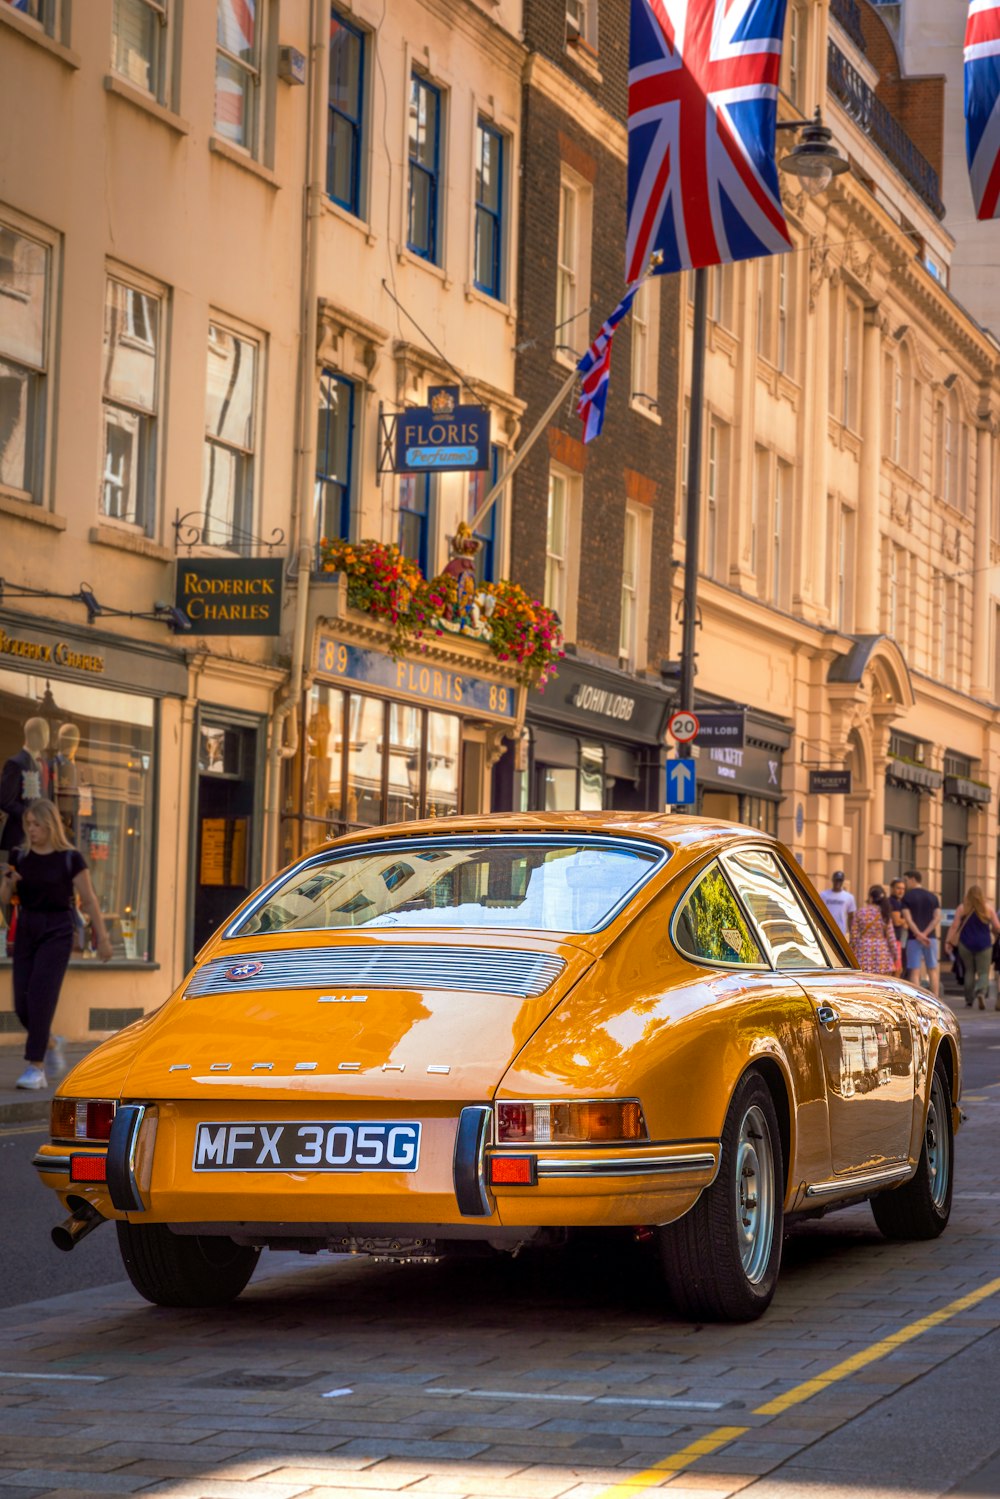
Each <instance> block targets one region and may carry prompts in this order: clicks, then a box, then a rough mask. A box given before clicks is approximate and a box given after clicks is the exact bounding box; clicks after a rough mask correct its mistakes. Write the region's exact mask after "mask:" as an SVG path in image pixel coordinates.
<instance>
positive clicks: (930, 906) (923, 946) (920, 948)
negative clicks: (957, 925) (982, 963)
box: [903, 869, 941, 999]
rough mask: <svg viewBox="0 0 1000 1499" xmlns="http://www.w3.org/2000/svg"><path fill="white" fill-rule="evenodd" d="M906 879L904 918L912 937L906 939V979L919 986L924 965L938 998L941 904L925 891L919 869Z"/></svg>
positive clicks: (932, 990)
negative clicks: (938, 932) (938, 930)
mask: <svg viewBox="0 0 1000 1499" xmlns="http://www.w3.org/2000/svg"><path fill="white" fill-rule="evenodd" d="M903 878H904V880H905V881H906V894H905V895H904V896H903V915H904V916H905V917H906V926H907V930H908V931H909V934H910V935H909V936H908V937H907V939H906V977H907V979H908V980H909V982H910V983H911V984H919V982H920V965H921V963H923V964H924V966H925V967H926V969H927V982H928V983H929V985H930V990H931V993H932V994H933V995H934V998H935V999H936V998H937V996H938V987H939V978H940V975H939V972H938V937H937V929H938V922H939V921H940V920H941V902H940V901H939V900H938V898H937V896H936V895H933V894H932V893H931V891H930V890H925V889H924V877H923V875H922V874H921V873H920V870H919V869H908V870H907V871H906V873H905V874H904V875H903Z"/></svg>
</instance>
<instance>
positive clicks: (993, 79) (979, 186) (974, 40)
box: [965, 0, 1000, 219]
mask: <svg viewBox="0 0 1000 1499" xmlns="http://www.w3.org/2000/svg"><path fill="white" fill-rule="evenodd" d="M965 152H966V156H967V157H968V161H969V180H970V182H971V184H972V197H973V201H974V202H975V205H976V217H977V218H980V219H996V218H1000V4H998V0H971V3H970V5H969V18H968V20H967V22H966V25H965Z"/></svg>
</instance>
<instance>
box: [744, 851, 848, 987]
mask: <svg viewBox="0 0 1000 1499" xmlns="http://www.w3.org/2000/svg"><path fill="white" fill-rule="evenodd" d="M723 863H724V864H725V867H726V871H727V873H728V874H729V876H730V878H731V879H732V882H733V884H734V885H735V887H736V890H737V892H738V894H739V896H740V899H741V900H742V901H743V903H744V905H745V906H746V908H747V910H748V911H749V912H750V915H751V916H752V917H753V919H754V922H755V924H756V926H757V930H758V931H759V932H760V934H761V936H762V937H763V939H764V943H765V945H766V947H767V951H768V956H769V957H770V959H771V962H772V963H773V964H774V966H775V968H829V966H830V964H829V962H828V960H827V956H826V953H825V952H824V950H823V948H822V947H821V946H820V941H819V938H818V937H817V935H816V933H815V931H814V930H813V927H812V923H811V922H810V920H809V917H808V916H807V915H806V911H805V907H804V906H803V904H802V902H801V901H800V899H799V897H798V894H797V893H796V891H795V890H794V889H793V887H792V885H791V883H790V881H789V880H788V877H787V875H786V874H785V872H784V870H783V869H782V868H781V865H780V864H779V863H778V861H777V859H776V858H775V857H774V855H773V854H772V853H770V852H769V851H768V850H767V849H766V848H741V849H738V850H736V851H735V852H733V853H727V854H725V855H723Z"/></svg>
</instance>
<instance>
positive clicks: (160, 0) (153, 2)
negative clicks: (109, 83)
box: [111, 0, 171, 105]
mask: <svg viewBox="0 0 1000 1499" xmlns="http://www.w3.org/2000/svg"><path fill="white" fill-rule="evenodd" d="M132 3H133V4H137V5H141V6H142V7H143V8H144V9H145V10H146V11H148V12H150V13H151V15H152V16H153V18H154V20H155V21H156V22H157V23H158V26H159V30H158V32H157V33H155V35H156V47H155V57H151V58H150V59H149V60H148V68H149V74H150V84H149V86H147V85H146V84H143V83H138V82H136V80H135V79H134V78H133V77H132V75H131V73H126V72H124V71H123V70H122V69H121V68H119V67H117V66H116V64H115V54H116V48H115V45H114V43H115V42H116V41H117V39H118V35H119V33H118V32H117V31H116V29H115V11H116V8H117V4H118V0H113V4H112V8H111V36H112V48H111V71H112V73H114V75H115V76H116V77H117V78H121V79H124V81H125V82H126V83H128V84H131V86H132V87H133V88H137V89H140V90H141V91H142V92H143V93H144V94H148V95H149V96H150V98H151V99H155V100H156V102H157V103H158V104H163V105H169V99H170V89H169V74H170V47H171V26H170V0H132Z"/></svg>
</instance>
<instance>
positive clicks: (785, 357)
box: [775, 255, 792, 373]
mask: <svg viewBox="0 0 1000 1499" xmlns="http://www.w3.org/2000/svg"><path fill="white" fill-rule="evenodd" d="M776 259H777V262H778V264H777V271H776V276H777V283H778V284H777V308H776V312H777V317H776V324H777V327H776V336H777V354H776V356H775V364H776V365H777V367H778V369H779V370H781V371H782V373H787V372H788V371H789V370H790V368H791V364H792V348H791V328H790V323H789V311H790V308H789V303H790V299H791V281H792V270H791V264H790V262H791V256H790V255H779V256H777V257H776Z"/></svg>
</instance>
